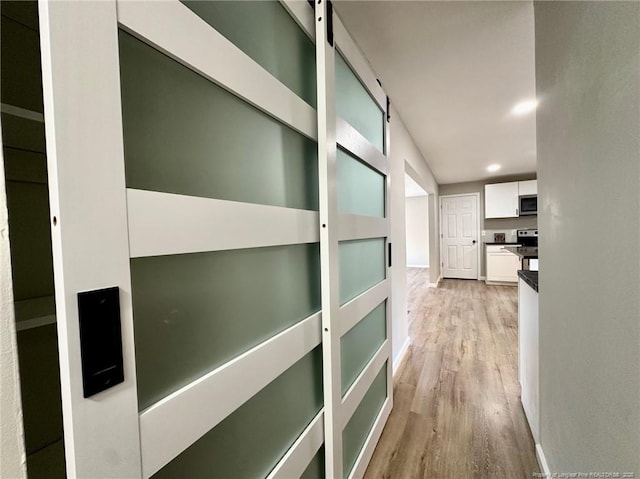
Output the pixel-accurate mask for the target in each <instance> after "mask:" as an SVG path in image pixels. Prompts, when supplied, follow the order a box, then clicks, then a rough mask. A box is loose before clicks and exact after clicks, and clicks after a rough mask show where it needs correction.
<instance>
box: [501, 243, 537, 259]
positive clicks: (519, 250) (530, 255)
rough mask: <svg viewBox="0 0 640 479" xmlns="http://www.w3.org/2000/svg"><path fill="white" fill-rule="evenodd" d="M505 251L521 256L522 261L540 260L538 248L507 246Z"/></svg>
mask: <svg viewBox="0 0 640 479" xmlns="http://www.w3.org/2000/svg"><path fill="white" fill-rule="evenodd" d="M504 249H506V250H507V251H509V252H510V253H513V254H515V255H518V256H520V257H521V258H522V259H538V247H537V246H505V248H504Z"/></svg>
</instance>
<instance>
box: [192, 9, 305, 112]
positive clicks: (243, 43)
mask: <svg viewBox="0 0 640 479" xmlns="http://www.w3.org/2000/svg"><path fill="white" fill-rule="evenodd" d="M182 3H184V4H185V5H186V6H187V7H189V8H190V9H191V10H192V11H193V12H194V13H195V14H196V15H198V16H199V17H200V18H202V19H203V20H204V21H205V22H207V23H208V24H209V25H211V26H212V27H213V28H215V29H216V30H217V31H218V32H220V33H221V34H222V35H224V36H225V37H226V38H227V39H228V40H229V41H230V42H231V43H233V44H234V45H235V46H237V47H238V48H239V49H240V50H242V51H243V52H244V53H246V54H247V55H249V56H250V57H251V58H252V59H253V60H255V61H256V62H257V63H258V64H260V65H261V66H262V67H263V68H264V69H265V70H267V71H268V72H269V73H271V74H272V75H273V76H274V77H276V78H277V79H278V80H280V81H281V82H282V83H284V84H285V85H286V86H287V87H289V89H290V90H292V91H293V92H294V93H295V94H296V95H298V96H299V97H301V98H302V99H303V100H304V101H306V102H307V103H308V104H309V105H311V106H313V107H315V106H316V50H315V45H314V43H313V42H312V41H311V39H310V38H309V37H308V36H307V35H306V33H304V31H302V29H301V28H300V27H299V26H298V24H297V23H296V22H295V20H294V19H293V18H292V17H291V15H289V14H288V13H287V11H286V10H285V9H284V7H283V6H282V5H281V4H280V2H278V1H274V0H269V1H237V0H236V1H213V2H212V1H186V0H182ZM309 10H311V7H310V6H309Z"/></svg>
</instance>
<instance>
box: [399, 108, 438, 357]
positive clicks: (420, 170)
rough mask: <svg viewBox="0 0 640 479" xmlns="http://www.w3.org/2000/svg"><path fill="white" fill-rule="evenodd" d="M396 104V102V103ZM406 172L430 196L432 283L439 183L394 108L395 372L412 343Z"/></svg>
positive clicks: (435, 270)
mask: <svg viewBox="0 0 640 479" xmlns="http://www.w3.org/2000/svg"><path fill="white" fill-rule="evenodd" d="M392 101H393V100H392ZM405 172H406V173H408V174H409V175H410V176H411V177H412V178H413V179H414V180H415V181H416V182H417V183H418V184H419V185H420V186H421V187H422V188H423V189H424V190H425V191H426V192H427V193H429V213H428V214H429V264H430V266H431V267H430V268H429V275H430V280H431V282H432V283H435V282H436V281H437V280H438V278H439V277H440V245H439V241H438V240H437V232H438V229H439V224H438V223H439V221H438V215H437V210H436V209H435V208H434V205H435V204H437V203H438V183H437V182H436V179H435V178H434V176H433V173H431V170H430V169H429V166H428V165H427V163H426V161H425V159H424V157H423V156H422V154H421V153H420V151H419V150H418V148H417V147H416V145H415V143H414V141H413V139H412V138H411V135H410V134H409V132H408V131H407V128H406V127H405V125H404V123H403V122H402V119H401V118H400V115H399V114H398V112H397V111H396V110H395V109H394V108H393V104H392V106H391V167H390V175H391V192H390V196H391V201H390V203H391V204H390V214H391V241H392V243H393V253H392V263H393V266H392V268H391V274H392V278H393V279H392V290H391V299H392V315H393V316H392V317H393V321H392V328H393V331H392V334H393V344H392V355H393V365H394V369H395V367H397V365H398V361H399V360H400V359H401V357H402V354H403V352H404V350H405V348H406V347H407V346H408V341H409V325H408V322H407V264H406V258H407V252H406V222H405V184H404V183H405V180H404V175H405Z"/></svg>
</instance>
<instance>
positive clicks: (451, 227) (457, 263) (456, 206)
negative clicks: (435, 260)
mask: <svg viewBox="0 0 640 479" xmlns="http://www.w3.org/2000/svg"><path fill="white" fill-rule="evenodd" d="M440 201H441V207H442V210H441V211H442V219H441V223H440V224H441V229H442V253H441V254H442V277H443V278H459V279H478V251H479V244H478V195H456V196H442V197H441V198H440Z"/></svg>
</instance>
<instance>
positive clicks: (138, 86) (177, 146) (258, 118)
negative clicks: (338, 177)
mask: <svg viewBox="0 0 640 479" xmlns="http://www.w3.org/2000/svg"><path fill="white" fill-rule="evenodd" d="M119 39H120V76H121V84H122V111H123V129H124V154H125V170H126V180H127V186H128V187H129V188H137V189H143V190H151V191H163V192H167V193H177V194H183V195H192V196H200V197H208V198H218V199H223V200H232V201H243V202H248V203H257V204H266V205H274V206H284V207H289V208H299V209H306V210H317V209H318V161H317V157H318V154H317V146H316V143H315V142H314V141H312V140H310V139H308V138H306V137H304V136H303V135H301V134H299V133H297V132H295V131H293V130H292V129H290V128H289V127H287V126H285V125H283V124H282V123H280V122H278V121H277V120H275V119H274V118H272V117H270V116H269V115H267V114H265V113H263V112H261V111H259V110H257V109H256V108H254V107H252V106H251V105H249V104H248V103H246V102H244V101H243V100H241V99H239V98H238V97H236V96H234V95H232V94H231V93H229V92H228V91H226V90H224V89H223V88H221V87H219V86H217V85H216V84H214V83H212V82H210V81H209V80H207V79H205V78H204V77H202V76H200V75H198V74H196V73H194V72H193V71H192V70H190V69H188V68H186V67H185V66H183V65H181V64H179V63H178V62H176V61H174V60H172V59H170V58H169V57H167V56H165V55H163V54H162V53H160V52H158V51H157V50H154V49H153V48H151V47H150V46H148V45H146V44H145V43H142V42H141V41H139V40H137V39H135V38H134V37H132V36H131V35H129V34H127V33H124V32H122V31H120V33H119Z"/></svg>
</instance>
